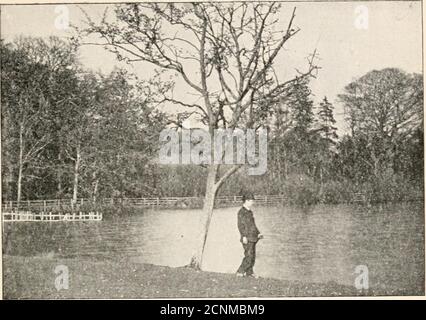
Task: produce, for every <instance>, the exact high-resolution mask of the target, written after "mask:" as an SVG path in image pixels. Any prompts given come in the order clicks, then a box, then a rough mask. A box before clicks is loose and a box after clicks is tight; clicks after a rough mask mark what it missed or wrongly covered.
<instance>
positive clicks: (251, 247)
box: [237, 207, 260, 275]
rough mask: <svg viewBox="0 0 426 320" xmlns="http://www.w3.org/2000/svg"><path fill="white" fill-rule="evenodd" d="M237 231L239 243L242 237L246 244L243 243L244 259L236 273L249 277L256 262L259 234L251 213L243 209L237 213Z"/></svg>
mask: <svg viewBox="0 0 426 320" xmlns="http://www.w3.org/2000/svg"><path fill="white" fill-rule="evenodd" d="M238 230H239V231H240V235H241V238H240V241H241V243H242V242H243V237H246V238H247V240H248V243H247V244H244V243H243V248H244V259H243V261H242V262H241V265H240V267H239V268H238V271H237V272H238V273H245V274H246V275H251V274H253V266H254V263H255V260H256V243H257V241H258V240H259V233H260V232H259V230H258V229H257V227H256V223H255V221H254V217H253V212H252V211H251V210H248V209H246V208H245V207H242V208H241V209H240V211H238Z"/></svg>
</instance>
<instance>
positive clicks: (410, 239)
mask: <svg viewBox="0 0 426 320" xmlns="http://www.w3.org/2000/svg"><path fill="white" fill-rule="evenodd" d="M237 211H238V208H226V209H218V210H215V213H214V216H213V219H212V223H211V229H210V230H211V231H210V233H209V237H208V240H207V245H206V253H205V259H204V269H205V270H210V271H218V272H229V273H234V272H235V271H236V270H237V268H238V265H239V263H240V262H241V258H242V256H243V251H242V246H241V244H240V243H239V234H238V230H237V220H236V216H237ZM198 213H199V210H163V211H147V212H145V213H143V214H141V215H137V216H130V217H126V218H123V219H115V220H104V221H102V222H64V223H58V222H54V223H49V222H43V223H40V222H37V223H10V222H9V223H5V224H4V237H3V251H4V253H7V254H11V255H27V256H32V255H42V254H48V253H50V254H52V253H54V254H56V255H57V256H60V257H96V258H108V259H114V258H115V257H118V256H125V257H128V258H129V259H131V260H132V261H134V262H141V263H142V262H143V263H153V264H158V265H167V266H183V265H186V264H187V263H188V262H189V260H190V257H191V253H192V250H193V247H194V238H195V235H196V223H197V216H198ZM254 213H255V218H256V222H257V225H258V227H259V229H260V230H261V232H262V233H263V234H264V235H265V238H264V239H263V240H261V241H260V242H259V244H258V246H257V260H256V265H255V272H256V273H257V274H259V275H260V276H264V277H273V278H280V279H286V280H299V281H306V282H319V283H325V282H330V281H333V282H336V283H339V284H345V285H351V286H352V285H353V284H354V279H355V277H356V274H355V268H356V266H358V265H365V266H367V267H368V270H369V283H370V287H371V288H375V289H376V290H379V291H380V290H381V289H383V290H387V292H388V291H389V290H399V291H400V292H401V290H402V291H403V292H406V293H407V294H413V293H416V292H421V291H422V290H423V288H424V211H423V204H422V203H406V204H388V205H376V206H371V207H365V206H349V205H338V206H326V205H324V206H312V207H307V208H296V207H277V208H270V207H269V208H267V207H256V208H254ZM123 267H125V266H123Z"/></svg>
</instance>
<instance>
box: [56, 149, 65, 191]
mask: <svg viewBox="0 0 426 320" xmlns="http://www.w3.org/2000/svg"><path fill="white" fill-rule="evenodd" d="M61 145H62V142H60V143H59V154H58V163H59V166H60V167H59V170H58V172H57V179H58V187H57V194H56V196H57V197H58V198H62V194H63V187H62V170H63V167H64V161H63V156H62V146H61Z"/></svg>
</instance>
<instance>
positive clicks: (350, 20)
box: [1, 1, 422, 134]
mask: <svg viewBox="0 0 426 320" xmlns="http://www.w3.org/2000/svg"><path fill="white" fill-rule="evenodd" d="M66 6H67V8H68V10H69V18H70V23H71V24H74V25H77V26H79V25H81V23H82V20H83V14H82V12H81V10H80V8H79V7H78V6H77V5H72V4H68V5H66ZM294 6H295V7H296V8H297V11H296V18H295V21H294V23H295V26H297V27H299V28H300V29H301V30H300V32H299V33H298V34H297V35H296V36H295V37H294V38H293V39H291V41H290V42H289V43H288V45H287V46H286V47H285V50H284V51H283V52H282V54H281V55H280V56H279V57H278V58H277V69H279V70H280V72H281V76H282V77H284V78H285V77H286V76H292V75H293V74H294V73H295V71H294V69H295V68H301V69H303V66H304V65H306V64H305V57H307V56H308V55H309V54H310V53H312V52H313V51H314V50H315V49H317V52H318V53H319V57H320V60H319V66H320V67H321V69H320V70H319V73H318V76H317V78H316V79H314V80H313V81H312V82H311V88H312V91H313V94H314V101H315V103H316V104H318V103H319V102H320V100H321V99H322V98H323V97H324V96H327V97H328V99H329V101H331V102H332V103H333V104H334V106H335V117H336V120H337V127H338V129H339V131H338V133H339V134H343V133H344V132H345V131H346V130H347V127H346V125H345V123H344V120H343V107H342V105H341V103H340V102H339V101H338V99H337V95H338V94H340V93H342V91H343V88H344V87H345V86H346V85H347V84H349V83H350V82H351V81H353V80H355V79H356V78H358V77H360V76H362V75H364V74H365V73H367V72H369V71H371V70H380V69H383V68H388V67H395V68H400V69H402V70H404V71H406V72H409V73H412V72H417V73H422V8H421V2H411V1H404V2H395V1H392V2H389V1H378V2H316V3H313V2H302V3H284V4H283V7H282V10H281V12H282V16H281V17H280V19H282V21H283V23H284V24H285V23H288V16H289V14H291V11H292V9H293V7H294ZM80 7H81V8H83V9H84V10H85V11H86V12H87V13H88V14H89V15H90V16H91V17H94V19H95V20H96V19H99V17H100V16H101V14H102V12H103V9H104V8H105V5H95V4H91V5H89V4H85V5H80ZM57 10H59V9H58V8H57V5H13V6H10V5H5V6H2V11H1V37H2V38H3V39H5V40H6V41H11V40H13V38H15V37H16V36H19V35H25V36H35V37H48V36H51V35H55V36H59V37H64V38H66V37H68V36H69V34H70V30H69V29H68V30H63V29H58V28H57V27H55V20H56V19H57V17H58V11H57ZM55 11H56V12H55ZM80 60H81V62H82V64H83V65H84V66H85V67H86V68H88V69H93V70H95V71H101V72H104V73H107V72H110V71H111V70H112V69H113V68H114V66H120V64H119V63H118V62H117V61H116V60H115V57H114V56H113V55H112V54H110V53H108V52H106V51H105V50H104V49H102V48H100V47H84V48H83V49H81V51H80ZM151 71H152V68H151V66H147V65H137V66H135V68H134V72H135V73H136V74H138V75H139V76H147V75H150V74H151ZM178 89H180V90H179V92H180V94H181V95H185V94H187V93H188V92H187V90H186V88H184V87H181V88H178Z"/></svg>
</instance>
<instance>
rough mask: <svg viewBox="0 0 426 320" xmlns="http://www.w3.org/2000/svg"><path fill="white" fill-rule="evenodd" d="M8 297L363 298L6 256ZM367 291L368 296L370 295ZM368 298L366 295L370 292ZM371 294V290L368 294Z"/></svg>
mask: <svg viewBox="0 0 426 320" xmlns="http://www.w3.org/2000/svg"><path fill="white" fill-rule="evenodd" d="M3 259H4V264H3V281H4V282H3V288H4V291H3V294H4V298H5V299H31V298H35V299H63V298H68V299H69V298H71V299H73V298H76V299H87V298H100V299H102V298H118V299H119V298H163V297H164V298H166V297H181V298H189V297H216V298H221V297H292V296H342V295H343V296H348V295H352V296H353V295H360V294H361V293H360V292H358V291H357V290H356V289H355V288H352V287H348V286H342V285H339V284H336V283H326V284H308V283H303V282H289V281H283V280H275V279H263V278H259V279H252V278H239V277H236V276H235V275H233V274H223V273H214V272H203V271H196V270H193V269H190V268H184V267H182V268H169V267H163V266H155V265H150V264H138V263H132V262H129V261H127V260H124V259H123V260H102V261H99V260H94V259H81V258H78V259H77V258H76V259H59V258H53V257H16V256H3ZM58 265H65V266H67V267H68V270H69V288H68V289H63V290H60V291H57V290H56V288H55V278H56V277H57V274H55V268H56V266H58ZM366 293H367V292H365V293H364V294H366ZM367 294H368V293H367ZM369 294H371V292H370V293H369Z"/></svg>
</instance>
